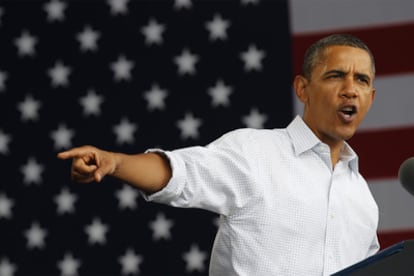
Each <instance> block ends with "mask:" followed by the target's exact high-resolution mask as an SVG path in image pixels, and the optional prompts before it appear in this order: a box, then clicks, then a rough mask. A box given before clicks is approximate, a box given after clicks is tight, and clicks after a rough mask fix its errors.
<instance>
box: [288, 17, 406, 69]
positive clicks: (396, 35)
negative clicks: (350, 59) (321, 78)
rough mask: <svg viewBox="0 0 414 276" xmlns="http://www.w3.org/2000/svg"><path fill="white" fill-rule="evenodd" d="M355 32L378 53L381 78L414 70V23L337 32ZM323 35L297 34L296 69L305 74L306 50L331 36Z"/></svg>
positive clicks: (376, 56) (377, 63) (294, 39)
mask: <svg viewBox="0 0 414 276" xmlns="http://www.w3.org/2000/svg"><path fill="white" fill-rule="evenodd" d="M335 32H338V33H339V32H340V33H351V34H353V35H355V36H357V37H359V38H361V39H362V40H363V41H364V42H365V43H366V44H367V45H368V47H370V49H371V51H372V52H373V53H374V56H375V62H376V69H377V75H388V74H396V73H402V72H413V71H414V62H413V60H414V51H413V49H414V39H412V34H414V23H407V24H399V25H386V26H376V27H371V28H364V29H348V30H347V29H343V30H335ZM331 33H332V32H323V33H322V32H321V33H319V32H318V33H311V34H296V35H294V36H293V41H292V46H293V48H292V49H293V70H294V73H295V74H299V73H300V72H301V66H302V60H303V55H304V53H305V50H306V48H307V47H308V46H309V45H310V44H311V43H313V42H315V41H316V40H318V39H320V38H322V37H324V36H326V35H328V34H331Z"/></svg>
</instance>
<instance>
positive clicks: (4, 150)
mask: <svg viewBox="0 0 414 276" xmlns="http://www.w3.org/2000/svg"><path fill="white" fill-rule="evenodd" d="M11 140H12V137H11V135H10V134H7V133H4V132H3V131H2V130H1V129H0V153H1V154H3V155H6V154H8V153H9V143H10V142H11Z"/></svg>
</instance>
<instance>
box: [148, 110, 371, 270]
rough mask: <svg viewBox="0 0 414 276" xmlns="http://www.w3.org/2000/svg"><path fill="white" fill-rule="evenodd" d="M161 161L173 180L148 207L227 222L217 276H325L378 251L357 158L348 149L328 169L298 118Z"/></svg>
mask: <svg viewBox="0 0 414 276" xmlns="http://www.w3.org/2000/svg"><path fill="white" fill-rule="evenodd" d="M164 154H165V155H166V156H167V158H168V159H169V160H170V163H171V167H172V170H173V177H172V178H171V179H170V182H169V183H168V184H167V186H166V187H165V188H164V189H162V190H161V191H159V192H157V193H155V194H153V195H151V196H147V197H145V199H147V200H153V201H156V202H159V203H164V204H168V205H172V206H177V207H192V208H202V209H207V210H210V211H213V212H216V213H218V214H221V219H220V225H219V229H218V232H217V235H216V238H215V241H214V245H213V249H212V252H211V258H210V271H209V275H210V276H223V275H237V276H251V275H266V276H273V275H274V276H276V275H289V276H290V275H293V276H294V275H297V276H302V275H307V276H308V275H309V276H321V275H323V276H325V275H330V274H332V273H334V272H336V271H338V270H340V269H343V268H345V267H347V266H349V265H351V264H354V263H356V262H358V261H361V260H362V259H364V258H366V257H368V256H371V255H372V254H374V253H376V252H377V250H378V248H379V243H378V239H377V236H376V231H377V226H378V206H377V204H376V202H375V200H374V198H373V197H372V194H371V192H370V190H369V188H368V184H367V183H366V181H365V179H364V178H363V177H362V176H361V175H360V174H359V172H358V166H357V163H358V158H357V155H356V153H355V152H354V151H353V150H352V148H351V147H350V146H349V145H348V144H347V143H344V147H343V150H342V151H341V156H340V161H339V162H338V164H337V167H336V168H335V170H334V171H332V170H327V169H326V167H325V166H321V162H322V158H321V156H324V155H326V158H328V159H329V160H330V154H329V147H328V149H327V145H325V144H323V143H321V141H320V140H319V139H318V138H317V137H316V135H314V134H313V132H312V131H311V130H310V129H309V128H308V127H307V125H306V124H305V123H304V121H303V120H302V118H301V117H300V116H297V117H296V118H294V120H293V121H292V122H291V123H290V124H289V126H288V127H287V128H283V129H272V130H263V129H262V130H258V129H239V130H235V131H231V132H229V133H227V134H225V135H223V136H222V137H221V138H219V139H217V140H216V141H213V142H212V143H211V144H210V145H208V146H207V147H190V148H185V149H180V150H174V151H166V152H164ZM328 159H326V160H328ZM328 163H330V161H328ZM195 190H197V192H196V193H194V191H195Z"/></svg>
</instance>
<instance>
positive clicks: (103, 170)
mask: <svg viewBox="0 0 414 276" xmlns="http://www.w3.org/2000/svg"><path fill="white" fill-rule="evenodd" d="M113 171H114V168H113V165H112V164H111V163H109V162H102V163H101V165H100V166H99V167H98V168H97V169H96V170H95V172H94V174H93V175H94V178H95V181H96V182H101V181H102V179H103V178H104V177H105V176H106V175H108V174H111V173H112V172H113Z"/></svg>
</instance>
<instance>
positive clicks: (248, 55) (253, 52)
mask: <svg viewBox="0 0 414 276" xmlns="http://www.w3.org/2000/svg"><path fill="white" fill-rule="evenodd" d="M265 56H266V53H265V51H263V50H259V49H257V47H256V45H254V44H252V45H250V46H249V49H248V50H247V51H245V52H243V53H241V54H240V57H241V59H242V60H243V61H244V69H245V70H246V71H261V70H262V68H263V66H262V59H263V58H264V57H265Z"/></svg>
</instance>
